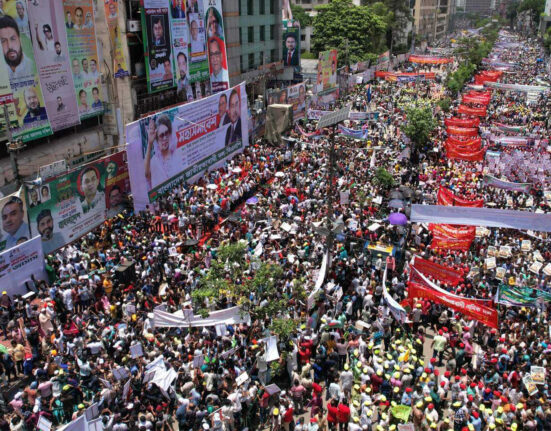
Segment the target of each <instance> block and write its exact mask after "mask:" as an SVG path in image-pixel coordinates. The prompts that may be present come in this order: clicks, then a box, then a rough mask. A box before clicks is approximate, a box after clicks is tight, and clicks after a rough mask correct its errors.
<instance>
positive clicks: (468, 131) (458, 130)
mask: <svg viewBox="0 0 551 431" xmlns="http://www.w3.org/2000/svg"><path fill="white" fill-rule="evenodd" d="M446 133H447V134H448V135H457V136H471V137H474V136H477V135H478V129H477V128H476V127H457V126H448V127H447V128H446Z"/></svg>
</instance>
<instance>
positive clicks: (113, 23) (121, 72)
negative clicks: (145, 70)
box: [104, 0, 130, 78]
mask: <svg viewBox="0 0 551 431" xmlns="http://www.w3.org/2000/svg"><path fill="white" fill-rule="evenodd" d="M104 7H105V20H106V21H107V28H108V29H109V40H110V42H111V48H112V50H113V70H114V71H115V73H114V76H115V78H123V77H125V76H129V75H130V74H129V73H128V65H127V64H126V58H125V57H124V52H123V49H122V42H121V38H120V32H119V2H118V0H104Z"/></svg>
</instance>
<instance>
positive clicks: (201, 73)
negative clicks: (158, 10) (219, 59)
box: [187, 0, 209, 83]
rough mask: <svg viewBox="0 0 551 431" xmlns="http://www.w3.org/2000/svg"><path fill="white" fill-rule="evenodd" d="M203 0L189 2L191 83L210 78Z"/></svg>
mask: <svg viewBox="0 0 551 431" xmlns="http://www.w3.org/2000/svg"><path fill="white" fill-rule="evenodd" d="M204 16H205V15H204V7H203V1H202V0H195V1H191V2H188V8H187V20H188V27H189V57H188V58H189V79H190V82H191V83H195V82H202V81H206V80H208V79H209V62H208V57H207V43H206V42H207V32H206V29H205V21H204V19H203V17H204Z"/></svg>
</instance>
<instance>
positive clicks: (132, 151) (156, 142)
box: [126, 83, 249, 211]
mask: <svg viewBox="0 0 551 431" xmlns="http://www.w3.org/2000/svg"><path fill="white" fill-rule="evenodd" d="M126 139H127V142H128V150H127V151H128V167H129V170H130V184H131V186H132V194H133V196H134V207H135V209H136V210H137V211H139V210H144V209H145V206H146V205H148V204H149V203H151V202H153V201H154V200H155V199H156V198H157V197H158V196H159V194H161V193H163V192H165V191H167V190H171V189H172V188H173V187H174V185H176V184H178V183H180V182H182V181H184V180H185V181H188V182H191V181H193V180H194V179H196V178H197V177H198V176H200V175H202V174H203V173H204V172H205V170H207V169H213V168H216V167H218V166H220V165H221V164H223V163H224V161H225V160H226V159H227V158H229V157H230V156H232V155H233V154H234V153H236V152H240V151H243V148H244V147H245V146H247V145H248V142H249V128H248V116H247V93H246V91H245V83H241V84H240V85H237V86H235V87H233V88H230V89H229V90H226V91H222V92H220V93H218V94H215V95H213V96H210V97H206V98H204V99H201V100H198V101H196V102H192V103H187V104H185V105H180V106H177V107H175V108H171V109H167V110H165V111H161V112H159V113H157V114H154V115H151V116H149V117H146V118H143V119H141V120H138V121H135V122H133V123H130V124H128V125H127V126H126Z"/></svg>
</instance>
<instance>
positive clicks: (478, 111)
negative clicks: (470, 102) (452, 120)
mask: <svg viewBox="0 0 551 431" xmlns="http://www.w3.org/2000/svg"><path fill="white" fill-rule="evenodd" d="M457 112H458V113H459V114H466V115H476V116H477V117H485V116H486V108H472V107H470V106H467V105H459V107H458V108H457Z"/></svg>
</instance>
